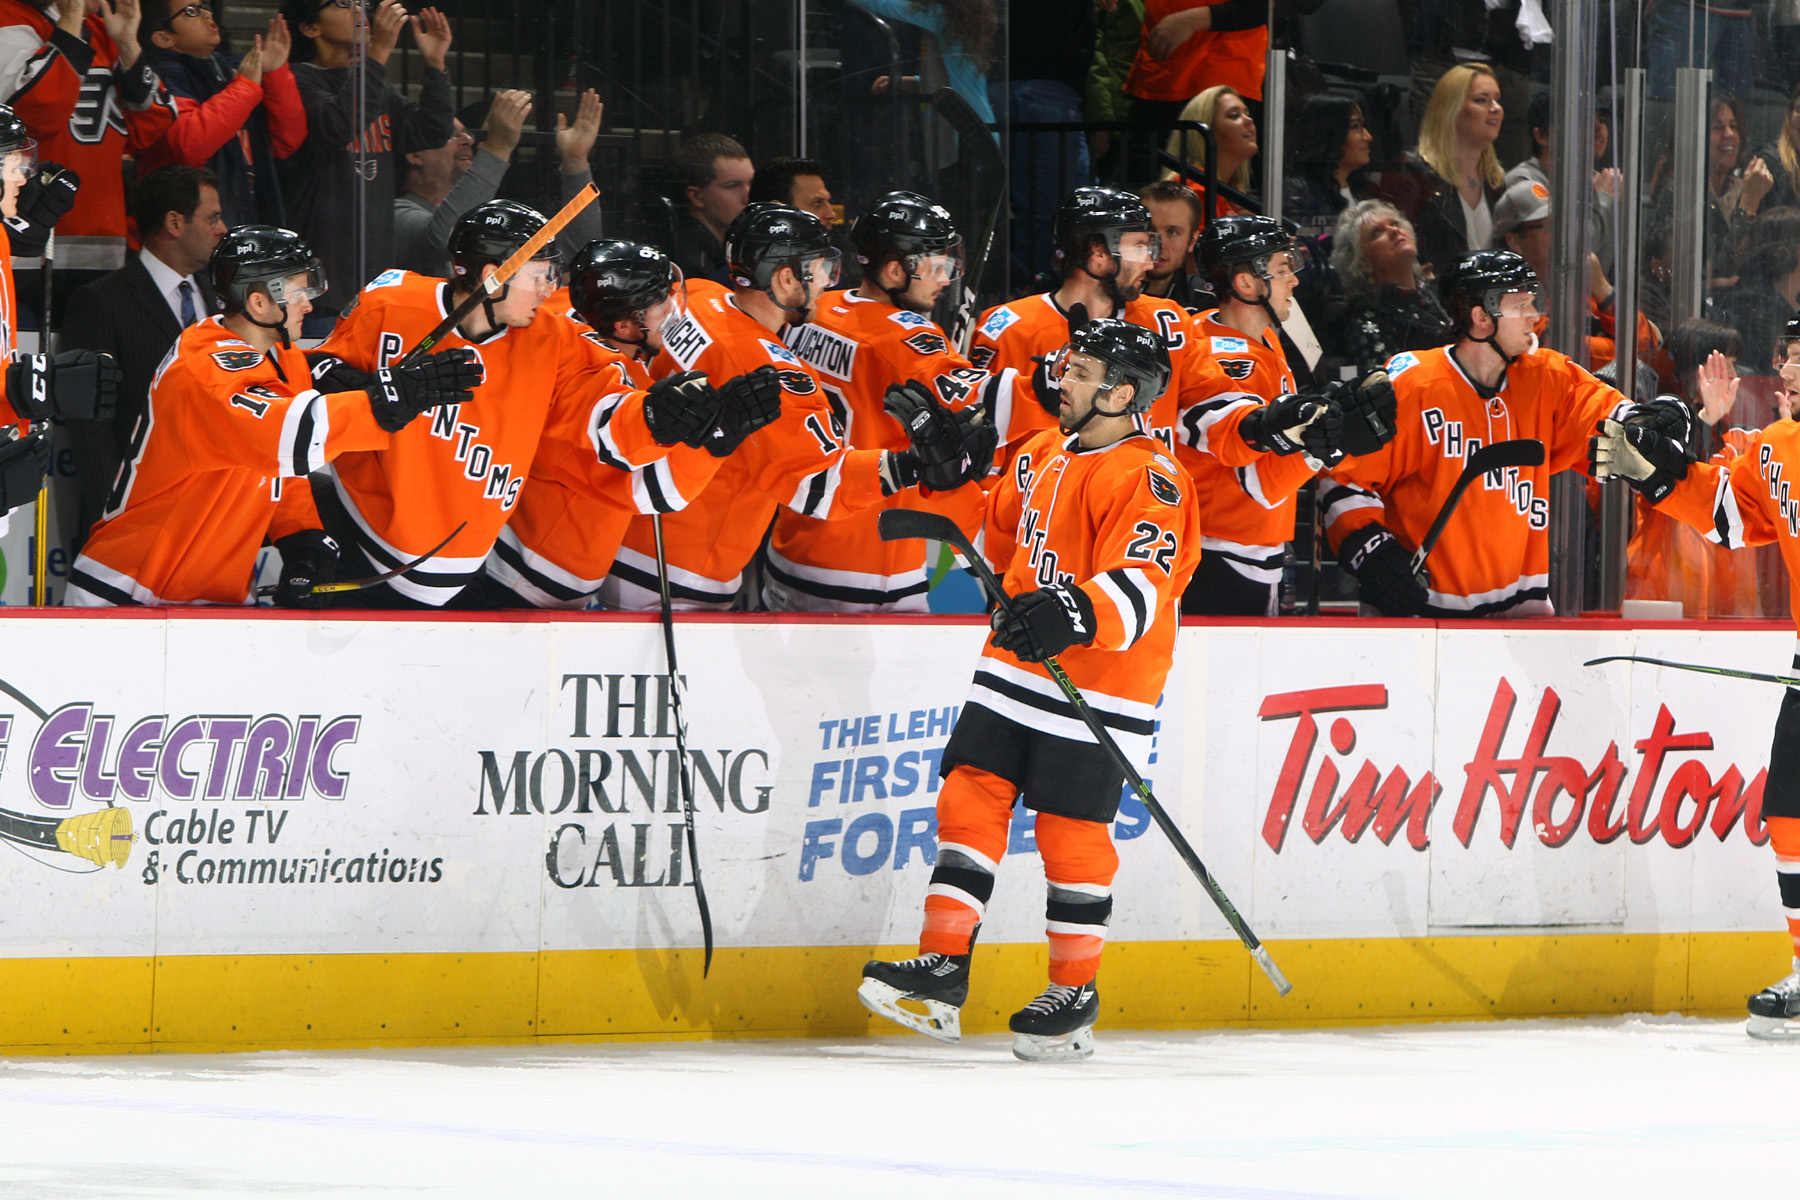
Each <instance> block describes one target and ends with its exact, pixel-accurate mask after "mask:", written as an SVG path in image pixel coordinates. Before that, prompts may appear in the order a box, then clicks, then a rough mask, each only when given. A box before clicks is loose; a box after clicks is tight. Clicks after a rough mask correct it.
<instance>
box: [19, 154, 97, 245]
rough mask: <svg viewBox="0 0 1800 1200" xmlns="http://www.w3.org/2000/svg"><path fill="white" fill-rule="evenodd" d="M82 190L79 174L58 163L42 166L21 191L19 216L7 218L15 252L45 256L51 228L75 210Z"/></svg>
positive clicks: (43, 164) (40, 164) (39, 165)
mask: <svg viewBox="0 0 1800 1200" xmlns="http://www.w3.org/2000/svg"><path fill="white" fill-rule="evenodd" d="M80 189H81V176H79V175H77V174H76V173H75V172H73V171H71V170H69V169H68V168H67V167H65V166H62V165H60V164H58V163H53V162H46V163H39V164H38V168H37V173H36V174H34V175H33V176H32V177H31V178H30V179H27V180H26V181H25V185H24V186H23V187H21V188H20V189H19V200H18V204H17V205H16V206H15V211H16V212H17V213H18V215H17V216H15V217H8V218H7V219H6V232H7V238H8V240H9V241H10V242H11V243H12V252H13V253H14V254H15V255H19V256H22V257H25V258H31V257H33V256H35V255H39V254H42V253H43V252H44V244H45V243H46V242H48V241H49V240H50V231H51V229H53V228H54V227H55V225H56V223H57V222H58V221H60V220H61V219H62V218H63V217H64V216H65V215H66V214H67V213H68V211H69V210H70V209H72V208H74V207H75V193H76V192H77V191H79V190H80Z"/></svg>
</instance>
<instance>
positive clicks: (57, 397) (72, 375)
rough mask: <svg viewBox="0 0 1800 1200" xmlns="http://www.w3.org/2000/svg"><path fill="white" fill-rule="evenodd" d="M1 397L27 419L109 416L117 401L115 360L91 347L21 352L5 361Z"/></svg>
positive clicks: (117, 384) (97, 419) (91, 418)
mask: <svg viewBox="0 0 1800 1200" xmlns="http://www.w3.org/2000/svg"><path fill="white" fill-rule="evenodd" d="M6 398H7V400H8V401H10V402H11V403H12V406H13V411H14V412H16V413H18V414H19V415H20V416H21V417H24V418H26V419H27V420H32V421H42V420H44V419H46V418H48V417H53V416H54V417H67V418H68V419H70V420H73V421H110V420H111V419H112V415H113V412H114V410H116V409H117V408H118V406H119V365H118V364H117V363H115V362H114V361H113V359H112V355H110V354H99V353H96V352H94V351H92V350H65V351H63V352H62V353H61V354H58V355H56V356H54V357H52V356H51V355H48V354H21V355H19V356H18V357H17V358H15V359H13V360H12V362H10V363H8V364H7V367H6Z"/></svg>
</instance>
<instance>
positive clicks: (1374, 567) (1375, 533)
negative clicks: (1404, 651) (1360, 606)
mask: <svg viewBox="0 0 1800 1200" xmlns="http://www.w3.org/2000/svg"><path fill="white" fill-rule="evenodd" d="M1412 557H1413V556H1412V552H1411V551H1410V550H1408V549H1407V548H1406V547H1405V546H1403V545H1401V544H1400V540H1399V539H1398V538H1396V537H1395V536H1394V535H1393V534H1391V533H1389V532H1388V530H1387V527H1386V526H1384V525H1380V524H1375V525H1365V526H1363V527H1362V528H1361V529H1359V530H1357V531H1356V532H1355V533H1353V534H1351V535H1350V536H1349V537H1347V538H1345V539H1344V540H1343V541H1342V542H1340V543H1339V544H1338V565H1339V566H1341V567H1343V568H1344V570H1346V571H1348V572H1350V574H1352V575H1354V576H1356V582H1357V585H1358V588H1359V590H1360V591H1361V593H1362V600H1363V603H1364V604H1372V605H1374V606H1375V607H1376V608H1378V609H1380V610H1381V613H1382V615H1383V616H1388V617H1418V616H1423V615H1424V613H1425V609H1426V606H1427V605H1429V604H1430V602H1431V593H1430V591H1429V590H1428V589H1429V586H1430V582H1431V581H1430V578H1429V577H1428V576H1427V575H1426V574H1425V572H1423V571H1414V570H1413V569H1412Z"/></svg>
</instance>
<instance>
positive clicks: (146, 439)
mask: <svg viewBox="0 0 1800 1200" xmlns="http://www.w3.org/2000/svg"><path fill="white" fill-rule="evenodd" d="M388 438H389V435H388V434H387V433H386V432H385V431H383V430H382V428H381V427H380V426H379V425H377V424H376V423H375V418H374V416H373V415H371V413H370V411H369V397H368V395H367V394H366V393H364V392H360V391H359V392H336V393H333V394H331V395H321V394H320V393H319V392H317V391H315V390H313V387H312V376H311V375H310V374H309V373H308V372H307V368H306V357H305V355H303V354H301V353H300V351H298V350H294V349H281V348H276V349H274V350H271V351H270V352H269V353H267V354H264V353H263V352H262V351H260V350H257V349H255V348H254V347H252V346H251V345H250V343H248V342H246V341H244V340H243V339H241V338H239V337H238V336H237V335H236V334H235V333H233V332H232V331H231V330H229V329H227V328H225V326H224V323H223V321H222V319H221V318H219V317H209V318H208V319H206V320H204V321H201V322H200V323H199V324H197V325H192V326H190V327H189V328H188V329H187V330H185V331H184V332H183V333H182V335H181V338H180V340H178V341H177V342H176V343H175V345H174V346H173V347H172V348H171V349H170V351H169V355H168V357H167V358H165V359H164V360H163V363H162V366H161V367H160V368H159V369H158V371H157V374H156V379H155V381H154V383H152V385H151V388H150V398H149V400H148V402H147V406H146V408H145V410H144V415H143V416H141V417H139V418H138V422H137V426H136V428H135V429H133V431H132V435H131V444H130V446H129V447H128V448H127V450H126V453H125V464H124V466H123V467H122V468H121V469H120V471H119V477H118V480H117V481H116V482H115V483H114V485H113V491H112V495H111V496H110V497H109V498H108V500H107V506H106V515H105V517H104V518H103V519H102V520H101V521H100V522H99V523H98V524H97V525H95V526H94V528H93V532H92V533H90V534H89V536H88V541H87V545H86V546H85V547H84V548H83V550H82V554H81V557H80V558H79V559H77V560H76V563H75V566H74V568H73V570H72V571H71V572H70V579H69V590H68V601H67V602H68V603H70V604H78V605H82V604H85V605H106V604H244V603H247V602H248V600H249V597H250V583H251V577H252V576H253V575H254V573H255V570H256V552H257V550H258V549H259V548H260V547H261V546H262V544H263V542H264V541H265V540H267V539H269V538H271V537H282V536H285V535H286V534H288V533H293V532H296V531H297V530H299V529H302V528H309V527H311V528H316V527H317V526H318V520H317V516H316V514H315V513H313V512H312V511H311V505H310V502H309V501H308V500H307V498H306V494H307V488H306V482H305V479H304V478H303V477H304V476H305V475H307V474H308V473H310V472H312V471H316V470H318V469H320V468H321V467H323V466H324V465H325V464H326V463H327V462H328V461H329V460H330V459H332V458H334V457H336V456H337V455H339V454H343V453H346V452H350V453H354V452H359V451H371V450H376V449H379V448H381V447H383V446H385V445H387V442H388Z"/></svg>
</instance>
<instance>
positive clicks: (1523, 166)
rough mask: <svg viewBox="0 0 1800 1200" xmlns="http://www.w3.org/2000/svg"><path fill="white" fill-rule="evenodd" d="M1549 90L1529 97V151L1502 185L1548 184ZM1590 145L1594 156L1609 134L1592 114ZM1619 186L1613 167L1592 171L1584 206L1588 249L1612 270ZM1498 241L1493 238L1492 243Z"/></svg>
mask: <svg viewBox="0 0 1800 1200" xmlns="http://www.w3.org/2000/svg"><path fill="white" fill-rule="evenodd" d="M1550 109H1551V103H1550V93H1549V92H1539V93H1538V94H1537V95H1535V96H1533V97H1532V98H1531V108H1530V110H1529V112H1528V115H1527V116H1526V124H1527V125H1529V126H1530V127H1531V144H1532V147H1533V150H1534V152H1533V154H1532V156H1531V157H1530V158H1528V159H1526V160H1525V161H1524V162H1521V163H1519V164H1518V165H1517V166H1515V167H1513V168H1512V169H1511V170H1509V171H1507V173H1506V185H1507V186H1508V187H1511V186H1512V185H1513V184H1515V183H1518V182H1519V181H1520V180H1525V181H1527V182H1530V183H1536V184H1539V185H1541V186H1542V187H1544V188H1545V189H1548V188H1549V187H1550V169H1551V164H1552V163H1553V162H1554V161H1555V152H1556V146H1555V143H1554V142H1552V141H1551V140H1550ZM1594 129H1595V134H1594V146H1595V155H1596V158H1598V156H1599V155H1600V154H1602V153H1603V152H1604V148H1605V139H1606V138H1607V137H1608V136H1609V135H1608V134H1607V131H1606V123H1605V122H1604V121H1601V120H1600V119H1598V118H1596V119H1595V121H1594ZM1618 190H1619V172H1618V170H1617V169H1616V168H1611V169H1601V170H1598V171H1595V172H1594V203H1593V204H1592V205H1591V206H1590V207H1589V208H1588V249H1589V250H1592V251H1593V252H1594V253H1595V254H1597V255H1598V256H1599V258H1600V266H1601V267H1602V268H1603V269H1605V270H1607V271H1611V270H1612V239H1613V197H1614V196H1615V195H1616V194H1617V192H1618ZM1498 244H1499V242H1498V241H1496V242H1495V245H1498Z"/></svg>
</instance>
